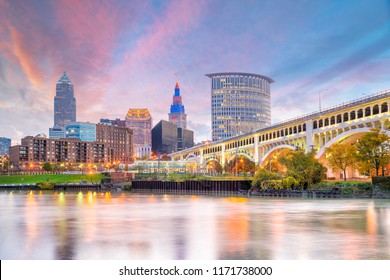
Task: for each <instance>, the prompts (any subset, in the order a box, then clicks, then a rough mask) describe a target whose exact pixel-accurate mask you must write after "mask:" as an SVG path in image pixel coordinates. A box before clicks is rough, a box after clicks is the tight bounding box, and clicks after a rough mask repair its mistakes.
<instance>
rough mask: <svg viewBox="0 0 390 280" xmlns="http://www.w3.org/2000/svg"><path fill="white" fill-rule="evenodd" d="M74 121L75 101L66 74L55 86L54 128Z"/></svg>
mask: <svg viewBox="0 0 390 280" xmlns="http://www.w3.org/2000/svg"><path fill="white" fill-rule="evenodd" d="M75 121H76V99H75V97H74V87H73V84H72V82H71V81H70V79H69V77H68V75H67V74H66V72H64V73H63V74H62V76H61V77H60V79H59V80H58V83H57V85H56V96H55V97H54V126H60V127H65V125H66V124H67V123H68V122H75Z"/></svg>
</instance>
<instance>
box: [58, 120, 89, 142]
mask: <svg viewBox="0 0 390 280" xmlns="http://www.w3.org/2000/svg"><path fill="white" fill-rule="evenodd" d="M65 136H66V138H72V139H78V140H81V141H86V142H95V141H96V124H94V123H88V122H68V123H67V124H66V125H65Z"/></svg>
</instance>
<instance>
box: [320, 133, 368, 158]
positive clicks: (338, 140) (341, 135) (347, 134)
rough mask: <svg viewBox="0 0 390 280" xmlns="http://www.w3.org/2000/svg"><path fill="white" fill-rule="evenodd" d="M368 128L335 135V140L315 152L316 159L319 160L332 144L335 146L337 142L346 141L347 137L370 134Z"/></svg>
mask: <svg viewBox="0 0 390 280" xmlns="http://www.w3.org/2000/svg"><path fill="white" fill-rule="evenodd" d="M370 131H371V130H370V128H369V127H364V128H358V129H351V130H348V131H345V132H343V133H341V134H339V135H337V136H336V137H335V138H333V139H332V140H330V141H329V142H327V143H326V144H325V145H324V146H323V147H321V149H320V150H319V151H318V152H317V154H316V158H318V159H319V158H321V157H322V156H323V155H324V154H325V149H326V148H329V147H331V146H332V145H333V144H336V143H338V142H341V141H342V140H344V139H346V138H347V137H349V136H352V135H355V134H364V133H368V132H370Z"/></svg>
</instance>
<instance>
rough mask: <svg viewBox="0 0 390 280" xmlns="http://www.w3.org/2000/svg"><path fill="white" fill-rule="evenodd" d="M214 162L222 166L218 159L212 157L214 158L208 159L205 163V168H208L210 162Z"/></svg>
mask: <svg viewBox="0 0 390 280" xmlns="http://www.w3.org/2000/svg"><path fill="white" fill-rule="evenodd" d="M212 161H215V162H218V163H219V164H221V163H220V162H219V160H218V159H217V158H214V157H212V158H209V159H207V160H206V161H205V162H204V163H203V166H207V164H208V163H209V162H212Z"/></svg>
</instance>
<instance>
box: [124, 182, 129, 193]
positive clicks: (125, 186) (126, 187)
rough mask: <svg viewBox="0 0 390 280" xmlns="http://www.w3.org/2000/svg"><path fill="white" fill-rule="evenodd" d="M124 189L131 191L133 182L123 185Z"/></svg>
mask: <svg viewBox="0 0 390 280" xmlns="http://www.w3.org/2000/svg"><path fill="white" fill-rule="evenodd" d="M123 189H124V190H125V191H131V183H127V184H125V185H124V186H123Z"/></svg>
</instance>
